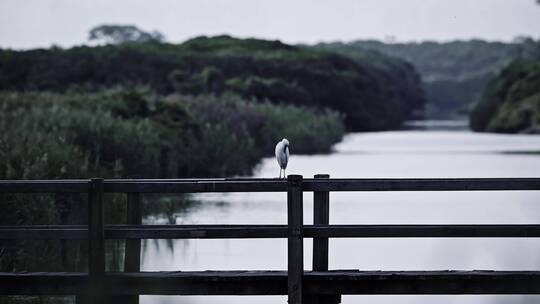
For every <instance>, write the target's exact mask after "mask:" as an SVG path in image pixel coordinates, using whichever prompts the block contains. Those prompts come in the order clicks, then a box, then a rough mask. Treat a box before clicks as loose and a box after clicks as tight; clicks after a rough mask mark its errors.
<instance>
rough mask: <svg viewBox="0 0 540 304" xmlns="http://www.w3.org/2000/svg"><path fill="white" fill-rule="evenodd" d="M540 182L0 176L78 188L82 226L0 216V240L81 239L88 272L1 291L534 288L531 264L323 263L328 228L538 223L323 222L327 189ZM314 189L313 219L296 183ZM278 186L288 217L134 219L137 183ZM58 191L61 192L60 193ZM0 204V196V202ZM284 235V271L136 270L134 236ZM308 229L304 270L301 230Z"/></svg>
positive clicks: (192, 187) (389, 231)
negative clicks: (121, 248)
mask: <svg viewBox="0 0 540 304" xmlns="http://www.w3.org/2000/svg"><path fill="white" fill-rule="evenodd" d="M501 190H502V191H509V190H540V179H538V178H504V179H497V178H481V179H330V178H329V177H328V175H316V176H315V178H313V179H303V178H302V176H299V175H290V176H289V177H288V179H287V180H277V179H181V180H114V179H105V180H104V179H99V178H95V179H91V180H55V181H45V180H40V181H30V180H25V181H7V180H4V181H0V194H1V193H87V194H88V202H89V204H88V226H86V225H48V226H5V225H4V226H0V240H7V239H17V240H19V239H24V240H26V239H60V240H69V239H87V240H88V244H89V246H88V250H89V251H88V273H78V272H77V273H74V272H68V273H66V272H56V273H48V272H47V273H43V272H40V273H32V272H25V273H0V295H15V294H18V295H77V299H78V301H79V300H80V301H81V302H85V303H98V302H106V301H111V302H113V301H115V300H114V299H116V301H118V299H121V300H122V302H125V303H136V302H138V295H140V294H146V295H285V294H286V295H288V302H289V303H290V304H300V303H339V302H340V299H341V295H343V294H540V271H339V270H328V238H353V237H354V238H390V237H391V238H401V237H415V238H422V237H535V238H536V237H540V225H329V192H333V191H501ZM306 191H309V192H314V218H313V222H314V224H313V225H304V224H303V192H306ZM197 192H287V212H288V217H287V222H288V223H287V225H141V196H142V195H144V194H145V193H197ZM104 193H126V194H127V202H128V207H127V225H104V222H103V206H104V199H103V196H104ZM60 197H61V196H60ZM0 208H1V206H0ZM186 238H199V239H203V238H206V239H218V238H287V239H288V249H287V251H288V263H287V271H264V270H262V271H203V272H140V239H186ZM304 238H313V239H314V241H313V271H304V260H303V252H304V249H303V239H304ZM105 239H125V240H126V256H125V264H124V268H125V269H124V270H125V271H124V272H106V271H105V246H104V243H105Z"/></svg>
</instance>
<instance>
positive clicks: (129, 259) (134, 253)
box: [122, 193, 142, 304]
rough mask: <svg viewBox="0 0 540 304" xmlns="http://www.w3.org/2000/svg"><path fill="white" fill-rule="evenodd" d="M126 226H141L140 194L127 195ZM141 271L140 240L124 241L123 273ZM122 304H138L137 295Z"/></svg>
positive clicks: (125, 298)
mask: <svg viewBox="0 0 540 304" xmlns="http://www.w3.org/2000/svg"><path fill="white" fill-rule="evenodd" d="M126 222H127V224H128V225H141V224H142V202H141V194H140V193H128V194H127V221H126ZM140 270H141V240H139V239H129V240H126V252H125V258H124V271H125V272H139V271H140ZM122 303H129V304H138V303H139V295H129V296H126V297H123V301H122Z"/></svg>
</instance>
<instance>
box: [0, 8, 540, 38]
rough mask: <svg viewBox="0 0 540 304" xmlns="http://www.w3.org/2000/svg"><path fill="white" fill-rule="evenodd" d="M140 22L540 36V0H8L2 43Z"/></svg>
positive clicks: (182, 31) (178, 29) (200, 28)
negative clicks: (100, 26)
mask: <svg viewBox="0 0 540 304" xmlns="http://www.w3.org/2000/svg"><path fill="white" fill-rule="evenodd" d="M103 23H113V24H135V25H137V26H139V27H140V28H142V29H145V30H158V31H160V32H162V33H163V34H164V35H165V36H166V37H167V40H169V41H172V42H180V41H184V40H186V39H188V38H191V37H194V36H199V35H216V34H225V33H226V34H230V35H233V36H239V37H259V38H268V39H280V40H282V41H285V42H289V43H300V42H301V43H314V42H319V41H335V40H345V41H346V40H354V39H367V38H375V39H388V38H389V37H395V38H396V39H397V40H398V41H421V40H439V41H447V40H454V39H470V38H483V39H488V40H505V41H510V40H511V39H512V38H513V37H515V36H518V35H524V36H532V37H535V38H540V5H537V4H535V1H534V0H266V1H262V0H153V1H150V0H0V47H3V48H5V47H9V48H16V49H20V48H34V47H48V46H51V45H52V44H56V45H60V46H64V47H67V46H72V45H77V44H82V43H85V42H86V40H87V37H88V31H89V30H90V29H91V28H92V27H94V26H95V25H98V24H103Z"/></svg>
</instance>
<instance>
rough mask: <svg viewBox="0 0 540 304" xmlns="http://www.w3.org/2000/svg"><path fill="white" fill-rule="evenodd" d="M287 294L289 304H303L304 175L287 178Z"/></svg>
mask: <svg viewBox="0 0 540 304" xmlns="http://www.w3.org/2000/svg"><path fill="white" fill-rule="evenodd" d="M287 224H288V243H287V294H288V297H289V301H288V303H289V304H301V303H302V278H303V275H304V239H303V194H302V175H289V176H288V177H287Z"/></svg>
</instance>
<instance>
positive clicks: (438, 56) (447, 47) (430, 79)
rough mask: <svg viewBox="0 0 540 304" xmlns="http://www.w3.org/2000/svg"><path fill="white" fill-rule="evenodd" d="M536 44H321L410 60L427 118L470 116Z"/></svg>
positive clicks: (348, 51)
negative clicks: (502, 73)
mask: <svg viewBox="0 0 540 304" xmlns="http://www.w3.org/2000/svg"><path fill="white" fill-rule="evenodd" d="M535 45H536V43H535V41H534V40H532V39H530V38H523V39H518V40H517V41H516V42H513V43H503V42H487V41H483V40H470V41H452V42H443V43H439V42H421V43H383V42H380V41H374V40H367V41H354V42H350V43H328V44H321V45H319V47H321V48H323V49H328V50H333V51H337V52H340V53H343V54H348V55H352V56H355V55H356V54H357V53H359V52H360V53H363V52H365V51H366V50H372V51H378V52H380V53H382V54H385V55H388V56H393V57H396V58H400V59H402V60H406V61H408V62H410V63H411V64H412V65H413V66H414V67H415V68H416V69H417V70H418V72H419V73H420V75H421V77H422V83H423V88H424V91H425V92H426V98H427V106H426V116H427V117H428V118H445V119H448V118H453V117H456V116H463V115H464V114H467V113H468V112H469V111H470V109H471V107H472V105H473V104H474V103H475V102H477V101H478V100H479V98H480V96H481V95H482V92H483V90H484V87H485V86H486V84H487V83H488V82H489V81H490V80H491V79H493V78H494V77H495V76H496V75H497V74H498V73H499V72H500V71H501V70H502V69H503V68H504V67H505V66H506V65H508V64H509V63H510V62H511V61H513V60H516V59H527V58H529V59H530V58H533V57H534V56H535V55H534V53H535V52H536V46H535Z"/></svg>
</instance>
